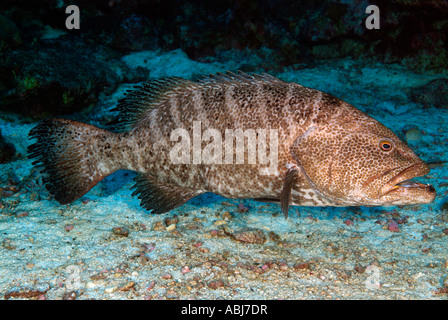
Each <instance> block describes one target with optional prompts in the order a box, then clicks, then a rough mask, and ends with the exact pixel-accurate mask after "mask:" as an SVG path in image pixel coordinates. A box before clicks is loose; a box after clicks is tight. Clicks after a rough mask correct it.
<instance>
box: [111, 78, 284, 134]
mask: <svg viewBox="0 0 448 320" xmlns="http://www.w3.org/2000/svg"><path fill="white" fill-rule="evenodd" d="M255 81H263V82H266V83H282V82H283V81H282V80H280V79H277V78H275V77H273V76H271V75H269V74H266V73H264V74H254V73H251V74H248V73H244V72H240V71H238V72H237V73H233V72H226V73H217V74H210V75H209V76H206V77H205V78H203V79H202V80H200V81H199V82H193V81H190V80H186V79H183V78H179V77H169V78H162V79H158V80H150V81H147V82H145V83H143V84H142V85H140V86H137V87H135V88H134V89H133V90H128V91H127V94H126V97H124V98H123V99H121V100H120V101H119V103H118V106H117V107H115V108H114V109H112V110H111V111H118V112H119V114H118V116H117V118H116V119H115V120H113V121H111V122H109V123H108V125H109V126H111V127H112V129H113V130H114V131H117V132H125V131H129V130H130V129H132V128H133V127H135V125H136V124H137V123H138V122H139V121H140V120H141V119H144V118H146V116H147V115H148V113H149V112H151V110H152V109H153V108H154V107H157V106H158V105H160V104H161V102H163V101H164V99H168V98H170V97H171V96H172V95H175V94H176V92H179V91H180V90H183V89H185V88H187V87H191V88H193V87H195V88H198V87H201V86H202V87H206V86H222V85H231V84H239V83H240V84H241V83H242V84H244V83H246V84H253V83H254V82H255Z"/></svg>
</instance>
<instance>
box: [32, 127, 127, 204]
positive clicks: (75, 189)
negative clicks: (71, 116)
mask: <svg viewBox="0 0 448 320" xmlns="http://www.w3.org/2000/svg"><path fill="white" fill-rule="evenodd" d="M29 137H30V138H36V139H37V142H36V143H34V144H32V145H30V146H29V148H28V153H29V158H34V159H35V161H34V162H33V165H39V164H40V165H42V166H43V173H44V177H43V182H44V183H45V185H46V188H47V190H48V191H49V192H50V193H51V194H52V195H53V197H54V198H55V199H56V200H57V201H58V202H59V203H61V204H67V203H70V202H73V201H74V200H76V199H78V198H80V197H82V196H83V195H84V194H86V193H87V192H88V191H89V190H90V189H92V188H93V187H94V186H95V185H96V184H97V183H98V182H99V181H101V180H102V179H103V178H104V177H106V176H107V175H109V174H111V173H112V172H114V171H116V170H117V169H119V168H115V167H114V164H113V159H111V157H112V156H113V154H112V153H111V152H110V148H111V143H113V142H116V141H115V140H116V137H115V134H114V133H112V132H109V131H106V130H103V129H99V128H97V127H95V126H92V125H89V124H85V123H82V122H77V121H72V120H65V119H51V120H44V121H42V122H40V123H39V124H38V125H37V126H36V127H34V128H33V129H32V130H31V131H30V134H29Z"/></svg>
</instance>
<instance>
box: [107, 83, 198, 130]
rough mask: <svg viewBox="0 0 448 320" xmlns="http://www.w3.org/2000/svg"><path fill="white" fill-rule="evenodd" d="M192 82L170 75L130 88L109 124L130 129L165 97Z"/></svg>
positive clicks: (115, 128)
mask: <svg viewBox="0 0 448 320" xmlns="http://www.w3.org/2000/svg"><path fill="white" fill-rule="evenodd" d="M191 84H194V82H192V81H189V80H186V79H183V78H178V77H169V78H162V79H158V80H150V81H147V82H145V83H143V84H141V85H139V86H136V87H135V88H133V89H131V90H128V91H127V93H126V97H124V98H123V99H121V100H120V101H119V102H118V106H117V107H115V108H113V109H112V110H111V111H118V112H119V114H118V116H117V118H116V119H115V120H114V121H111V122H109V123H108V125H109V126H111V127H112V128H113V129H114V130H115V131H118V132H124V131H128V130H130V129H132V128H133V127H134V126H135V124H136V123H137V122H138V121H139V120H141V119H143V118H145V117H146V115H147V114H148V112H150V111H151V109H152V108H154V107H155V106H157V105H158V104H159V103H160V102H161V101H163V99H167V98H168V97H169V96H170V94H171V93H172V92H173V91H175V90H176V89H179V88H183V87H185V86H187V85H191Z"/></svg>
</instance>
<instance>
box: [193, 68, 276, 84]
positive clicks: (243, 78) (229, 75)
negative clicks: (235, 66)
mask: <svg viewBox="0 0 448 320" xmlns="http://www.w3.org/2000/svg"><path fill="white" fill-rule="evenodd" d="M254 81H265V82H270V83H279V82H283V81H282V80H280V79H278V78H276V77H273V76H271V75H270V74H267V73H263V74H256V73H245V72H242V71H237V73H234V72H231V71H227V72H225V73H221V72H218V73H216V74H210V75H208V76H206V77H205V78H203V79H201V80H200V81H199V84H206V85H210V84H211V85H214V84H218V85H219V84H223V83H237V82H238V83H253V82H254Z"/></svg>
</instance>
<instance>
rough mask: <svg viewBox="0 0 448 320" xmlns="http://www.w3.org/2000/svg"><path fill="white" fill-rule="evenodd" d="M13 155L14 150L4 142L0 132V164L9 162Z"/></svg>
mask: <svg viewBox="0 0 448 320" xmlns="http://www.w3.org/2000/svg"><path fill="white" fill-rule="evenodd" d="M15 154H16V149H15V148H14V145H12V144H11V143H9V142H6V141H5V139H4V138H3V136H2V135H1V132H0V164H3V163H8V162H10V161H11V160H12V159H13V157H14V155H15Z"/></svg>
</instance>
